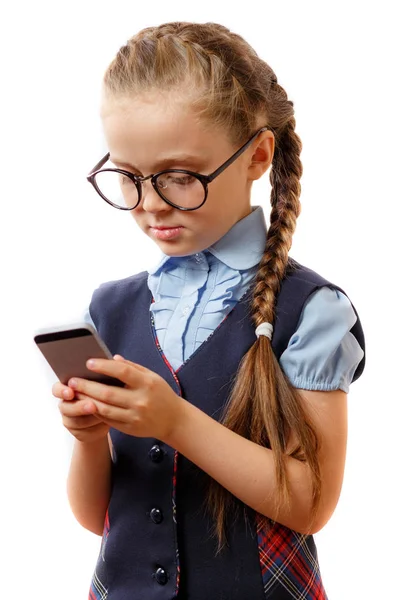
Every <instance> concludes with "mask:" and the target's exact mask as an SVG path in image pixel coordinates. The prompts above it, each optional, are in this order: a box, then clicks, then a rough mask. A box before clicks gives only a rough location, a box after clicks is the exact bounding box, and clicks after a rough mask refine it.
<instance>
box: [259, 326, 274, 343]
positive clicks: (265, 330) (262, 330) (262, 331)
mask: <svg viewBox="0 0 400 600" xmlns="http://www.w3.org/2000/svg"><path fill="white" fill-rule="evenodd" d="M273 330H274V328H273V327H272V325H271V323H261V325H259V326H258V327H257V329H256V336H257V337H258V338H259V337H260V335H265V336H266V337H267V338H269V339H271V338H272V332H273Z"/></svg>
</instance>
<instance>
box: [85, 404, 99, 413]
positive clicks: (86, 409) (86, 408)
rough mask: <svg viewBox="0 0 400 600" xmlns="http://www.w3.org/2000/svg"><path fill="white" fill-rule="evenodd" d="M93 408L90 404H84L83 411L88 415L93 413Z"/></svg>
mask: <svg viewBox="0 0 400 600" xmlns="http://www.w3.org/2000/svg"><path fill="white" fill-rule="evenodd" d="M93 407H94V405H93V404H92V403H91V402H86V403H85V404H84V405H83V410H84V411H85V412H87V413H90V412H93ZM94 408H96V407H94Z"/></svg>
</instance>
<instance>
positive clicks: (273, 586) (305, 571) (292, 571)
mask: <svg viewBox="0 0 400 600" xmlns="http://www.w3.org/2000/svg"><path fill="white" fill-rule="evenodd" d="M257 536H258V551H259V558H260V566H261V574H262V580H263V584H264V593H265V598H266V599H267V598H279V599H282V600H292V599H295V600H327V596H326V593H325V590H324V587H323V585H322V581H321V574H320V571H319V565H318V559H317V553H316V549H315V545H314V541H313V538H312V536H310V535H302V534H300V533H297V532H295V531H292V530H291V529H288V528H287V527H284V526H283V525H280V524H279V523H273V524H271V526H270V527H268V528H265V527H264V528H263V526H262V524H261V519H260V518H259V519H258V525H257Z"/></svg>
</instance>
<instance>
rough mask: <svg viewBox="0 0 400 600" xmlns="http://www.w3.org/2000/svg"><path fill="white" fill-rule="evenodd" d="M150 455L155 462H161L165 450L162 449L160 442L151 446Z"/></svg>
mask: <svg viewBox="0 0 400 600" xmlns="http://www.w3.org/2000/svg"><path fill="white" fill-rule="evenodd" d="M149 456H150V458H151V460H152V461H153V462H155V463H159V462H161V461H162V459H163V458H164V452H163V450H161V448H160V446H159V445H158V444H155V445H154V446H153V447H152V448H150V452H149Z"/></svg>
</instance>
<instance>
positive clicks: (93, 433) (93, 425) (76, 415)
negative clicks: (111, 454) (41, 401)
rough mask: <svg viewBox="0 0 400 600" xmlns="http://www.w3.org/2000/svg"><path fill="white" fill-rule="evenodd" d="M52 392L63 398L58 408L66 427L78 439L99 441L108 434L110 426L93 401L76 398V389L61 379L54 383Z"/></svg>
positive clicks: (81, 440)
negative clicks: (99, 415)
mask: <svg viewBox="0 0 400 600" xmlns="http://www.w3.org/2000/svg"><path fill="white" fill-rule="evenodd" d="M52 393H53V396H55V397H56V398H59V399H60V400H61V402H60V403H59V405H58V408H59V410H60V413H61V416H62V421H63V425H64V427H66V428H67V429H68V431H69V432H70V433H72V435H73V436H74V437H75V438H76V439H77V440H79V441H80V442H97V441H98V440H100V439H102V438H105V437H106V436H107V434H108V432H109V429H110V427H109V426H108V425H106V424H105V423H103V421H101V420H100V419H99V418H98V417H97V416H96V414H95V412H96V406H95V404H94V403H93V402H90V400H83V399H81V400H79V399H76V397H75V392H74V390H73V389H71V388H70V387H68V386H67V385H63V384H62V383H60V382H59V381H58V382H57V383H55V384H54V385H53V388H52Z"/></svg>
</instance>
